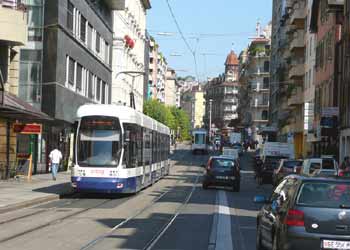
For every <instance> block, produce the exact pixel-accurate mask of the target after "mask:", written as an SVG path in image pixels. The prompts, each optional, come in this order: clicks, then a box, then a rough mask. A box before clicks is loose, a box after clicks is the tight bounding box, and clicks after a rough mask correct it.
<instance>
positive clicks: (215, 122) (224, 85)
mask: <svg viewBox="0 0 350 250" xmlns="http://www.w3.org/2000/svg"><path fill="white" fill-rule="evenodd" d="M238 78H239V62H238V58H237V56H236V54H235V53H234V52H233V51H231V52H230V53H229V54H228V56H227V58H226V61H225V73H224V74H223V75H221V76H219V77H216V78H213V79H212V80H210V81H209V82H208V83H207V84H206V87H205V103H206V107H205V124H206V127H207V128H209V120H210V114H211V122H212V126H211V127H215V128H217V129H221V130H227V129H230V128H232V126H231V122H232V121H233V120H236V119H238V110H237V109H238V92H239V87H240V84H239V81H238V80H239V79H238Z"/></svg>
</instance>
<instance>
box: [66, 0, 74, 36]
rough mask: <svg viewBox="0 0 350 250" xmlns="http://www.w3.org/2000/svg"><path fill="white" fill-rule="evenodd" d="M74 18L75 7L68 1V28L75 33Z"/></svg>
mask: <svg viewBox="0 0 350 250" xmlns="http://www.w3.org/2000/svg"><path fill="white" fill-rule="evenodd" d="M73 16H74V5H73V4H72V3H71V1H69V0H68V9H67V28H68V29H69V30H70V31H71V32H73Z"/></svg>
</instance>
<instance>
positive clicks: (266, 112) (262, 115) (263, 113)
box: [261, 110, 269, 120]
mask: <svg viewBox="0 0 350 250" xmlns="http://www.w3.org/2000/svg"><path fill="white" fill-rule="evenodd" d="M268 114H269V112H268V111H267V110H264V111H263V112H261V119H262V120H268Z"/></svg>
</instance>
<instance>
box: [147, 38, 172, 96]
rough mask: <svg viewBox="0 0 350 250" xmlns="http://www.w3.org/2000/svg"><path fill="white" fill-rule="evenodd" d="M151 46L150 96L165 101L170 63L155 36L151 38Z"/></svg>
mask: <svg viewBox="0 0 350 250" xmlns="http://www.w3.org/2000/svg"><path fill="white" fill-rule="evenodd" d="M149 47H150V53H149V60H150V61H149V98H151V99H156V100H158V101H160V102H161V103H165V84H166V80H167V70H168V63H167V61H166V59H165V57H164V56H163V54H162V53H161V52H160V49H159V45H158V44H157V42H156V41H155V40H154V38H153V37H151V39H150V45H149Z"/></svg>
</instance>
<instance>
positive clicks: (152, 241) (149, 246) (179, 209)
mask: <svg viewBox="0 0 350 250" xmlns="http://www.w3.org/2000/svg"><path fill="white" fill-rule="evenodd" d="M184 156H186V154H185V155H184ZM195 160H196V162H194V161H193V159H191V160H190V161H189V162H186V163H185V162H184V164H189V165H191V166H193V165H194V164H198V161H201V160H203V159H202V157H200V158H197V159H195ZM201 174H202V173H201V172H200V171H199V172H198V173H197V175H196V176H195V180H194V181H193V180H192V182H193V183H192V187H191V191H190V192H189V194H188V195H187V196H186V197H185V199H184V201H183V202H182V203H181V205H179V206H178V207H177V209H176V210H175V213H174V214H173V215H172V216H170V218H169V219H168V220H167V222H166V223H165V224H164V225H162V227H161V228H160V229H159V230H158V231H157V232H156V233H155V234H154V236H153V237H152V238H151V239H150V240H149V241H148V242H147V243H146V244H145V245H144V247H143V248H142V249H143V250H151V249H152V248H153V247H154V246H155V245H156V244H157V242H158V241H159V240H160V239H161V237H162V236H163V235H164V234H165V233H166V231H167V230H168V229H169V228H170V226H171V225H172V224H173V222H174V221H175V220H176V218H177V217H178V216H179V215H180V214H181V212H182V211H183V209H184V208H185V207H186V206H187V204H188V202H189V201H190V199H191V197H192V195H193V193H194V191H195V189H196V186H197V184H198V180H199V178H200V176H201ZM190 178H192V179H193V177H189V179H190ZM180 182H181V180H178V181H177V182H176V183H175V185H174V187H173V188H172V189H169V190H167V191H165V192H164V193H162V194H161V195H160V196H158V197H157V198H156V199H154V200H153V201H152V202H151V203H150V204H148V205H147V206H146V207H144V208H143V209H141V210H139V211H137V212H135V213H134V214H132V215H131V216H129V217H128V218H126V219H125V220H123V221H121V222H120V223H118V224H117V225H115V226H114V227H113V228H112V229H110V230H109V231H108V232H107V233H105V234H103V235H101V236H99V237H97V238H96V239H94V240H92V241H90V242H88V243H87V244H86V245H84V246H83V247H81V248H80V250H90V249H92V248H94V247H95V246H97V247H98V244H99V243H101V242H102V241H103V240H104V239H106V238H108V237H110V236H112V235H113V233H115V232H116V231H117V230H118V229H121V228H122V227H123V226H125V225H126V224H127V223H128V222H131V221H132V220H133V219H136V218H137V217H138V216H140V215H141V214H143V213H145V212H147V211H148V210H150V209H152V208H153V207H154V206H155V205H156V204H157V203H158V202H159V201H161V200H162V198H164V197H165V196H166V195H167V194H169V193H171V192H173V191H174V189H175V187H176V186H177V185H178V184H179V183H180Z"/></svg>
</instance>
